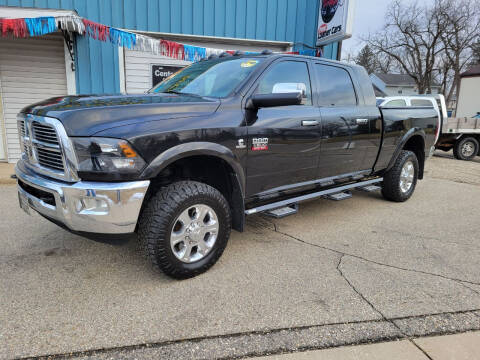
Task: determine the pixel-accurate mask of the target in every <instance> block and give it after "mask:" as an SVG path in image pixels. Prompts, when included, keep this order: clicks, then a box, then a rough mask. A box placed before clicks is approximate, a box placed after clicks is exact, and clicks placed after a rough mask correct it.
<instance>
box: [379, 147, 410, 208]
mask: <svg viewBox="0 0 480 360" xmlns="http://www.w3.org/2000/svg"><path fill="white" fill-rule="evenodd" d="M407 161H411V162H412V164H413V167H414V176H413V182H412V185H411V187H410V189H409V190H408V191H407V192H403V191H402V189H401V187H400V178H401V173H402V169H403V166H404V165H405V163H406V162H407ZM418 169H419V166H418V159H417V156H416V155H415V153H413V152H412V151H407V150H402V151H401V152H400V155H399V156H398V157H397V160H396V161H395V164H394V165H393V167H392V168H391V169H390V170H388V171H387V172H386V173H385V175H384V177H383V184H382V195H383V197H384V198H385V199H387V200H390V201H395V202H404V201H407V200H408V199H410V197H411V196H412V194H413V192H414V191H415V186H416V185H417V180H418Z"/></svg>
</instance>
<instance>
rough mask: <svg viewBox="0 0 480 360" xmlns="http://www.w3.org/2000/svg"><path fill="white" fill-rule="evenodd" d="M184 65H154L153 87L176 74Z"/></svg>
mask: <svg viewBox="0 0 480 360" xmlns="http://www.w3.org/2000/svg"><path fill="white" fill-rule="evenodd" d="M181 68H183V66H170V65H168V66H166V65H152V87H153V86H155V85H157V84H158V83H161V82H162V81H163V80H165V79H166V78H167V77H169V76H170V75H173V74H175V73H176V72H177V71H178V70H180V69H181Z"/></svg>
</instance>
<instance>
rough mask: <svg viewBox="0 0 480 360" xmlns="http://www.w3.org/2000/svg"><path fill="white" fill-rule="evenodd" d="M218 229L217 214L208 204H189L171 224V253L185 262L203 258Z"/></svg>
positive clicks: (210, 246)
mask: <svg viewBox="0 0 480 360" xmlns="http://www.w3.org/2000/svg"><path fill="white" fill-rule="evenodd" d="M218 231H219V224H218V218H217V214H216V213H215V211H214V210H213V209H212V208H211V207H210V206H208V205H204V204H197V205H193V206H189V207H188V208H187V209H186V210H184V211H183V212H182V213H181V214H180V215H179V216H178V217H177V218H176V219H175V222H174V224H173V228H172V232H171V234H170V246H171V248H172V251H173V254H174V255H175V256H176V257H177V259H179V260H180V261H182V262H185V263H192V262H195V261H198V260H201V259H203V258H204V257H205V256H206V255H207V254H208V253H209V252H210V250H212V248H213V246H214V245H215V241H216V240H217V236H218Z"/></svg>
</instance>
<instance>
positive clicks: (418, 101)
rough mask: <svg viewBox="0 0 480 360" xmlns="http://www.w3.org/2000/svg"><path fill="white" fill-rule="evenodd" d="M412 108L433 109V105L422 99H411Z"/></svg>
mask: <svg viewBox="0 0 480 360" xmlns="http://www.w3.org/2000/svg"><path fill="white" fill-rule="evenodd" d="M410 103H411V104H412V106H429V107H433V104H432V102H431V101H430V100H424V99H412V100H411V101H410Z"/></svg>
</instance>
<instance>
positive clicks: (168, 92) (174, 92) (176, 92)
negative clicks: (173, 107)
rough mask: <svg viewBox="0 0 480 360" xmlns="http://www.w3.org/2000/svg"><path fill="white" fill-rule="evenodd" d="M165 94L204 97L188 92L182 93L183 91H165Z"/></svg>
mask: <svg viewBox="0 0 480 360" xmlns="http://www.w3.org/2000/svg"><path fill="white" fill-rule="evenodd" d="M163 92H164V93H167V94H178V95H190V96H196V97H203V96H202V95H198V94H192V93H186V92H181V91H177V90H167V91H163Z"/></svg>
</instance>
